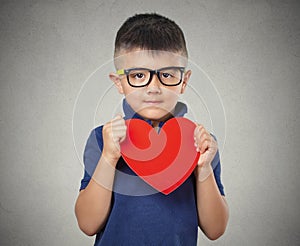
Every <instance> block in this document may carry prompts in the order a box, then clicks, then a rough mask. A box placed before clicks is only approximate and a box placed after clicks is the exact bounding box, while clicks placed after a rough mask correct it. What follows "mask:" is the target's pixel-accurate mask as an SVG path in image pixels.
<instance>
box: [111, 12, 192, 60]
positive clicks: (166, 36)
mask: <svg viewBox="0 0 300 246" xmlns="http://www.w3.org/2000/svg"><path fill="white" fill-rule="evenodd" d="M136 48H140V49H143V50H163V51H169V52H176V53H177V52H178V53H181V55H183V56H185V57H187V56H188V52H187V48H186V42H185V38H184V34H183V32H182V30H181V29H180V27H179V26H178V25H177V24H176V23H175V22H174V21H172V20H170V19H168V18H167V17H164V16H161V15H159V14H156V13H151V14H147V13H146V14H136V15H134V16H132V17H129V18H128V19H127V20H126V21H125V22H124V23H123V25H122V26H121V27H120V29H119V31H118V32H117V36H116V40H115V56H117V55H118V52H120V50H122V49H123V50H127V51H130V50H133V49H136Z"/></svg>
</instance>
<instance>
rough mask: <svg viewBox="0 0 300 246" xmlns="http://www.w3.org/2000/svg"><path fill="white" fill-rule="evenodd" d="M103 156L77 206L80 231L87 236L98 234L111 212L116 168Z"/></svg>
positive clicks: (76, 212) (79, 197) (80, 195)
mask: <svg viewBox="0 0 300 246" xmlns="http://www.w3.org/2000/svg"><path fill="white" fill-rule="evenodd" d="M112 164H113V165H110V164H109V161H107V159H106V158H105V157H104V156H102V157H101V158H100V160H99V162H98V165H97V167H96V169H95V171H94V174H93V176H92V179H91V180H90V182H89V184H88V186H87V187H86V188H85V189H84V190H82V191H81V192H80V194H79V196H78V199H77V201H76V205H75V214H76V217H77V221H78V225H79V227H80V229H81V230H82V231H83V232H84V233H86V234H87V235H94V234H96V233H97V232H98V231H99V230H100V229H101V228H102V227H103V226H104V224H105V222H106V220H107V217H108V215H109V212H110V206H111V197H112V187H113V181H114V176H115V168H114V167H113V166H114V165H115V163H112Z"/></svg>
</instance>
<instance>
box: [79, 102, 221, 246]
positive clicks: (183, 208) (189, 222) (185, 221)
mask: <svg viewBox="0 0 300 246" xmlns="http://www.w3.org/2000/svg"><path fill="white" fill-rule="evenodd" d="M123 110H124V113H125V119H130V118H139V119H142V118H141V117H140V116H139V115H138V114H136V113H135V112H134V111H133V110H132V108H131V107H130V106H129V104H128V103H127V102H126V100H124V101H123ZM186 112H187V107H186V105H185V104H183V103H181V102H178V103H177V105H176V107H175V112H174V116H175V117H182V116H183V115H184V114H185V113H186ZM149 124H151V122H150V121H149ZM162 125H163V122H162V123H161V124H160V127H161V126H162ZM102 128H103V126H100V127H97V128H95V129H94V130H93V131H92V132H91V134H90V136H89V138H88V140H87V143H86V147H85V151H84V165H85V173H84V177H83V179H82V180H81V187H80V190H82V189H85V188H86V186H87V185H88V183H89V181H90V179H91V176H92V175H93V172H94V170H95V168H96V166H97V163H98V161H99V159H100V156H101V151H102V149H103V139H102ZM212 166H213V169H214V176H215V179H216V182H217V185H218V187H219V190H220V193H221V195H224V189H223V185H222V183H221V178H220V174H221V166H220V159H219V153H218V152H217V154H216V156H215V158H214V160H213V162H212ZM116 169H117V170H116V173H115V180H114V187H113V194H112V206H111V212H110V215H109V217H108V220H107V222H106V225H105V227H104V228H103V229H102V230H101V231H100V232H99V233H98V234H97V236H96V241H95V245H96V246H100V245H105V246H109V245H130V246H135V245H139V246H140V245H164V246H169V245H170V246H176V245H178V246H179V245H184V246H189V245H196V244H197V235H198V215H197V205H196V190H195V178H194V174H191V175H190V177H189V178H188V179H187V180H186V181H185V182H184V183H183V184H182V185H181V186H180V187H178V188H177V189H176V190H174V191H173V192H171V193H170V194H169V195H164V194H162V193H160V192H158V191H156V190H155V189H154V188H152V187H151V186H150V185H148V184H147V183H145V182H144V181H143V180H142V179H141V178H139V177H138V176H137V175H136V174H135V173H134V172H133V171H132V170H131V169H130V168H129V167H128V165H127V164H126V162H125V161H124V160H123V158H122V157H121V158H120V159H119V161H118V163H117V167H116Z"/></svg>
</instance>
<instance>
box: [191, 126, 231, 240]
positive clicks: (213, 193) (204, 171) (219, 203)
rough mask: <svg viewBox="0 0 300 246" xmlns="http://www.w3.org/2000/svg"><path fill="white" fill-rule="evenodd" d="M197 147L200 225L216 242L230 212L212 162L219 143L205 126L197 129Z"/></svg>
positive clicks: (197, 187)
mask: <svg viewBox="0 0 300 246" xmlns="http://www.w3.org/2000/svg"><path fill="white" fill-rule="evenodd" d="M194 136H195V146H196V147H197V151H199V152H200V154H201V155H200V158H199V161H198V166H197V167H196V169H195V172H194V173H195V177H196V196H197V209H198V223H199V227H200V228H201V230H202V231H203V232H204V234H205V235H206V236H207V237H208V238H209V239H211V240H215V239H217V238H219V237H220V236H222V235H223V233H224V232H225V229H226V226H227V222H228V217H229V211H228V206H227V203H226V200H225V197H224V196H222V195H221V194H220V191H219V189H218V186H217V184H216V180H215V177H214V175H213V170H212V168H211V162H212V160H213V158H214V156H215V154H216V152H217V149H218V147H217V143H216V141H215V140H214V138H213V137H212V136H211V135H210V134H209V133H208V132H207V131H206V130H205V128H204V127H203V126H201V125H200V126H198V127H196V129H195V135H194Z"/></svg>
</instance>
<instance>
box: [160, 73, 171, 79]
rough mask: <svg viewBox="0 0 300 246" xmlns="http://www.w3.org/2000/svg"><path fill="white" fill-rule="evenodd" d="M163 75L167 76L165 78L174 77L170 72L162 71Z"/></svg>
mask: <svg viewBox="0 0 300 246" xmlns="http://www.w3.org/2000/svg"><path fill="white" fill-rule="evenodd" d="M162 76H163V77H164V78H165V79H168V78H172V77H173V75H172V74H170V73H162Z"/></svg>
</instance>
